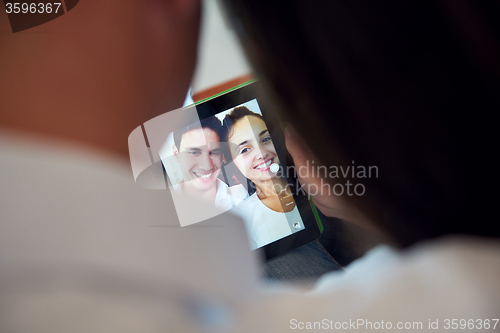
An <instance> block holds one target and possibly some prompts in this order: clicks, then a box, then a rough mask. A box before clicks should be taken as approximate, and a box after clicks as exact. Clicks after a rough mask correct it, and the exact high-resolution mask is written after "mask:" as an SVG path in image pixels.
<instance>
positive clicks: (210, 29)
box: [191, 0, 253, 101]
mask: <svg viewBox="0 0 500 333" xmlns="http://www.w3.org/2000/svg"><path fill="white" fill-rule="evenodd" d="M252 78H253V76H252V70H251V69H250V66H249V64H248V62H247V60H246V58H245V56H244V54H243V51H242V49H241V46H240V44H239V42H238V40H237V37H236V34H235V32H234V31H233V29H232V28H231V26H230V24H229V22H228V20H227V19H226V18H225V16H224V15H223V12H222V6H221V5H220V3H219V1H218V0H203V14H202V22H201V32H200V42H199V48H198V63H197V66H196V71H195V74H194V78H193V81H192V83H191V96H192V98H193V100H194V101H199V100H202V99H204V98H207V97H210V96H212V95H215V94H217V93H219V92H221V91H224V90H226V89H229V88H231V87H234V86H236V85H238V84H240V83H243V82H246V81H248V80H250V79H252Z"/></svg>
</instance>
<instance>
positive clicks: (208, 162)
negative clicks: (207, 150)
mask: <svg viewBox="0 0 500 333" xmlns="http://www.w3.org/2000/svg"><path fill="white" fill-rule="evenodd" d="M198 166H199V167H200V169H203V170H206V171H209V170H213V168H214V163H213V161H212V157H211V156H210V154H203V155H202V156H201V160H200V162H199V163H198Z"/></svg>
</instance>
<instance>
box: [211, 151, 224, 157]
mask: <svg viewBox="0 0 500 333" xmlns="http://www.w3.org/2000/svg"><path fill="white" fill-rule="evenodd" d="M221 154H222V153H221V152H220V151H212V152H210V155H212V156H220V155H221Z"/></svg>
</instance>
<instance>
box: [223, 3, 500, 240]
mask: <svg viewBox="0 0 500 333" xmlns="http://www.w3.org/2000/svg"><path fill="white" fill-rule="evenodd" d="M226 2H227V3H226V6H227V7H228V8H229V10H230V11H231V12H232V13H231V14H233V15H231V16H235V17H236V19H235V20H236V21H235V26H236V28H237V30H238V32H239V33H240V35H241V37H242V40H243V44H244V47H245V48H246V50H247V53H248V54H249V56H250V59H251V61H252V62H253V65H254V67H255V69H256V71H257V75H258V77H259V79H260V80H261V83H262V85H263V86H264V88H265V91H264V94H267V95H268V97H269V101H271V102H272V103H274V106H275V107H277V108H278V109H279V110H280V111H281V113H282V116H283V117H285V118H286V119H287V120H288V121H290V122H291V123H292V124H294V125H295V127H296V129H297V131H298V132H299V133H300V134H302V137H303V139H304V140H305V141H306V143H307V144H308V146H309V147H310V148H311V150H312V151H313V152H314V153H315V155H316V156H317V157H318V158H319V159H320V161H321V162H322V163H323V164H325V165H327V166H334V165H336V166H339V165H344V166H349V165H353V163H355V165H358V166H359V165H360V166H365V167H369V166H377V168H378V170H379V172H378V177H371V178H364V179H357V180H356V179H355V181H358V182H362V183H363V184H364V185H365V186H366V192H365V194H364V195H363V196H361V197H356V198H354V197H351V198H348V199H353V200H354V201H355V202H356V203H357V204H358V205H359V206H360V207H361V208H362V209H364V210H365V212H367V213H368V214H370V215H371V216H372V218H373V219H374V221H376V223H378V224H379V226H380V227H381V228H382V229H385V230H386V231H387V232H388V233H389V234H390V235H392V236H393V238H394V239H395V240H396V241H397V242H398V243H399V244H400V245H401V246H409V245H411V244H413V243H415V242H417V241H420V240H423V239H428V238H434V237H439V236H442V235H446V234H472V235H484V236H494V237H500V232H499V231H498V229H496V228H495V226H494V225H492V223H491V222H490V220H489V219H491V218H493V217H494V215H493V214H494V213H495V212H494V208H493V207H494V203H493V196H492V195H491V192H492V191H491V188H492V186H493V185H492V184H491V183H490V182H489V181H490V178H491V176H492V174H491V173H489V172H490V168H491V167H492V166H493V164H492V162H491V161H492V159H493V156H492V155H493V154H494V152H493V150H492V149H491V148H492V143H493V141H492V140H493V134H494V132H493V131H491V130H490V127H491V126H492V125H493V124H492V120H491V119H490V118H491V116H492V115H493V113H494V112H498V110H500V98H499V94H500V62H499V61H498V59H500V42H499V41H500V38H499V36H500V23H499V22H500V21H499V20H498V17H499V15H500V4H499V3H498V2H491V3H487V2H472V1H465V0H463V1H447V0H442V1H438V2H435V1H411V2H407V1H405V2H401V1H385V2H383V3H380V2H372V1H361V0H355V1H321V2H314V4H312V3H311V2H305V1H299V0H292V1H288V2H287V3H286V5H283V4H278V3H277V2H271V3H270V2H265V1H256V0H238V1H231V2H230V1H226ZM348 177H349V176H348Z"/></svg>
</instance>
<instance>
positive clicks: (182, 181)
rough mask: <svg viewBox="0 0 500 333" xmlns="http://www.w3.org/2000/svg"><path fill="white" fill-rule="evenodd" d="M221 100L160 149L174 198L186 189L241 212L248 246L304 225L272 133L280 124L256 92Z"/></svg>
mask: <svg viewBox="0 0 500 333" xmlns="http://www.w3.org/2000/svg"><path fill="white" fill-rule="evenodd" d="M215 105H217V104H215ZM221 105H222V108H221V109H220V110H217V107H215V108H214V103H212V106H211V109H210V112H208V114H205V115H204V116H202V117H200V120H199V121H197V122H195V123H193V124H190V125H188V126H184V127H182V128H179V129H177V130H175V131H173V132H170V133H169V134H168V136H167V139H166V142H165V144H164V145H163V147H162V148H161V149H160V151H159V154H160V158H161V161H162V163H163V166H164V169H165V172H166V174H167V176H168V181H169V188H170V191H171V193H172V196H173V197H174V203H175V202H176V201H175V197H176V196H179V195H183V194H188V195H189V196H190V197H191V198H192V199H191V200H193V201H197V200H199V201H203V202H205V203H208V204H210V205H213V206H214V207H216V208H217V209H218V210H219V211H230V212H232V213H234V214H236V215H238V216H240V217H241V218H242V219H243V220H244V222H245V225H246V227H247V231H248V235H249V240H250V245H251V247H252V249H256V248H260V247H263V246H265V245H268V244H270V243H273V242H276V241H278V240H280V239H283V238H285V237H287V236H290V235H292V234H294V233H298V232H300V231H303V230H305V225H304V222H303V219H302V217H301V213H300V212H299V209H298V207H297V204H296V201H295V200H294V196H293V191H294V187H293V185H292V184H291V181H290V179H289V177H288V175H287V172H288V170H289V169H288V168H287V165H286V162H285V161H284V156H285V154H284V152H283V151H282V150H284V147H280V146H283V145H282V144H281V145H279V144H278V145H277V144H275V140H274V138H273V136H274V137H275V136H276V133H280V134H282V131H281V128H279V126H276V124H272V125H274V128H271V127H270V126H269V125H271V124H268V122H266V117H265V116H266V115H264V114H263V113H262V110H261V107H260V106H259V103H258V101H257V99H255V98H254V99H250V100H248V101H245V102H243V103H236V104H234V105H231V104H227V103H225V104H221ZM192 207H196V202H193V205H192ZM209 217H210V216H207V218H209Z"/></svg>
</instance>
